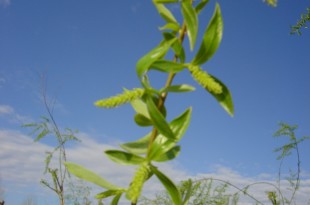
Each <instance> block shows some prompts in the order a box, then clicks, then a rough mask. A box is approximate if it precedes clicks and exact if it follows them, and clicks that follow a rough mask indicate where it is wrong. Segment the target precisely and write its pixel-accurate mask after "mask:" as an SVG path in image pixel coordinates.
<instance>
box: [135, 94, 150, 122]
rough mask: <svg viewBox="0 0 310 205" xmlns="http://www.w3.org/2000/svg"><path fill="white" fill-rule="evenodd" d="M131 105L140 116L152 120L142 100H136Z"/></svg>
mask: <svg viewBox="0 0 310 205" xmlns="http://www.w3.org/2000/svg"><path fill="white" fill-rule="evenodd" d="M130 104H131V106H132V107H133V109H134V110H135V111H136V112H137V113H138V114H141V115H144V116H145V117H147V118H150V115H149V112H148V111H147V107H146V104H145V103H144V102H143V101H142V100H141V99H135V100H133V101H131V102H130Z"/></svg>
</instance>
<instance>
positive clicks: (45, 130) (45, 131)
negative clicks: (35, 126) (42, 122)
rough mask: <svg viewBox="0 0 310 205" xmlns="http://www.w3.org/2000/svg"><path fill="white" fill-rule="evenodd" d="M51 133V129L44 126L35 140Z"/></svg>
mask: <svg viewBox="0 0 310 205" xmlns="http://www.w3.org/2000/svg"><path fill="white" fill-rule="evenodd" d="M49 133H50V131H49V130H48V129H46V128H44V129H43V130H42V131H41V132H40V133H39V134H38V136H37V137H36V138H35V139H34V141H35V142H37V141H39V140H41V139H42V138H43V137H45V136H46V135H48V134H49Z"/></svg>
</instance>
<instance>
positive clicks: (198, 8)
mask: <svg viewBox="0 0 310 205" xmlns="http://www.w3.org/2000/svg"><path fill="white" fill-rule="evenodd" d="M208 3H209V0H201V1H200V2H199V4H198V5H197V6H196V8H195V10H196V13H197V14H199V13H200V12H201V10H202V9H203V8H204V7H205V6H206V5H207V4H208Z"/></svg>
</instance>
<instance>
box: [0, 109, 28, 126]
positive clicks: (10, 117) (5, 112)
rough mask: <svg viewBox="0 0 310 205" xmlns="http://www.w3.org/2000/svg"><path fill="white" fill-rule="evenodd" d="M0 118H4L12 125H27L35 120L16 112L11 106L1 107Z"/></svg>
mask: <svg viewBox="0 0 310 205" xmlns="http://www.w3.org/2000/svg"><path fill="white" fill-rule="evenodd" d="M0 116H3V117H5V118H6V119H7V121H8V122H10V123H18V124H26V123H29V122H32V121H33V120H32V119H31V118H30V117H28V116H23V115H20V114H18V113H16V112H15V110H14V108H13V107H11V106H9V105H0Z"/></svg>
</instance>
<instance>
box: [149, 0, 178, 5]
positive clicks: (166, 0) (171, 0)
mask: <svg viewBox="0 0 310 205" xmlns="http://www.w3.org/2000/svg"><path fill="white" fill-rule="evenodd" d="M153 1H154V2H155V3H161V4H169V3H178V2H179V0H153Z"/></svg>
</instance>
